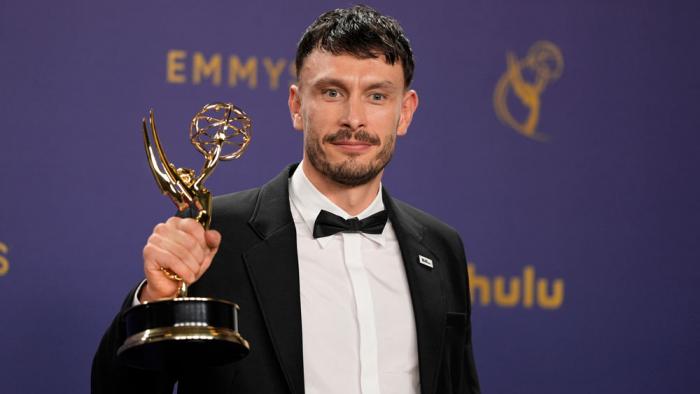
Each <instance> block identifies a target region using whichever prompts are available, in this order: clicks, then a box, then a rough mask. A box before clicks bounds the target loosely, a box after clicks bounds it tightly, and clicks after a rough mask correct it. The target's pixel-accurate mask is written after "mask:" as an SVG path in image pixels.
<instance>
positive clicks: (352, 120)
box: [341, 97, 367, 131]
mask: <svg viewBox="0 0 700 394" xmlns="http://www.w3.org/2000/svg"><path fill="white" fill-rule="evenodd" d="M341 123H342V125H343V127H347V128H349V129H350V130H352V131H357V130H361V129H363V128H365V127H366V126H367V114H366V112H365V106H364V103H363V102H362V98H361V97H351V98H350V99H349V100H348V101H346V103H345V112H344V116H343V118H342V119H341Z"/></svg>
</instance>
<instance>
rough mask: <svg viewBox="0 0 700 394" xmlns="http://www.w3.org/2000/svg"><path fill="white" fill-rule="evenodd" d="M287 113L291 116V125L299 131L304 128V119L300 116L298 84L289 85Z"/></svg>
mask: <svg viewBox="0 0 700 394" xmlns="http://www.w3.org/2000/svg"><path fill="white" fill-rule="evenodd" d="M287 104H288V105H289V115H291V116H292V126H294V128H295V129H297V130H299V131H303V130H304V119H303V118H302V116H301V92H300V91H299V86H297V85H294V84H293V85H292V86H290V87H289V100H288V102H287Z"/></svg>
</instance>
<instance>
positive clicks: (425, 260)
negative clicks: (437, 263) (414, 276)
mask: <svg viewBox="0 0 700 394" xmlns="http://www.w3.org/2000/svg"><path fill="white" fill-rule="evenodd" d="M418 262H419V263H421V264H423V265H424V266H426V267H428V268H430V269H432V268H433V260H430V259H429V258H427V257H425V256H421V255H418Z"/></svg>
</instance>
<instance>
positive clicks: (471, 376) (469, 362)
mask: <svg viewBox="0 0 700 394" xmlns="http://www.w3.org/2000/svg"><path fill="white" fill-rule="evenodd" d="M458 239H459V252H460V255H461V259H462V262H463V263H464V272H465V275H466V279H467V281H466V282H467V325H466V328H467V333H466V335H467V340H466V342H465V344H464V371H463V374H462V376H463V378H464V382H463V386H462V387H464V388H465V390H464V392H465V393H468V394H480V393H481V388H480V386H479V377H478V375H477V373H476V363H475V362H474V351H473V349H472V318H471V315H472V313H471V312H472V305H471V296H470V294H471V292H470V290H469V286H470V284H469V271H468V270H467V257H466V255H465V253H464V243H463V242H462V238H461V237H458Z"/></svg>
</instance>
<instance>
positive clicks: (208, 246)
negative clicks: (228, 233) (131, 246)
mask: <svg viewBox="0 0 700 394" xmlns="http://www.w3.org/2000/svg"><path fill="white" fill-rule="evenodd" d="M220 243H221V234H219V232H218V231H216V230H204V228H203V227H202V225H201V224H199V223H198V222H197V221H195V220H194V219H182V218H178V217H172V218H170V219H168V221H167V222H165V223H160V224H158V225H157V226H156V227H155V228H154V229H153V234H151V236H150V237H149V238H148V242H147V243H146V246H145V247H144V248H143V270H144V272H145V273H146V282H147V283H146V286H144V288H143V289H142V290H141V295H140V297H139V300H140V301H141V302H145V301H154V300H157V299H163V298H174V297H175V293H176V292H177V289H178V283H177V282H176V281H174V280H171V279H169V278H168V277H167V276H165V274H164V273H163V271H161V269H160V268H161V267H163V268H168V269H170V270H171V271H172V272H174V273H175V274H177V275H178V276H179V277H180V278H182V279H183V280H184V281H185V283H187V284H188V285H191V284H192V283H194V282H196V281H197V280H198V279H199V278H200V277H201V276H202V275H203V274H204V273H205V272H206V271H207V269H208V268H209V265H210V264H211V261H212V259H213V258H214V255H215V254H216V252H217V250H218V249H219V244H220Z"/></svg>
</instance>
